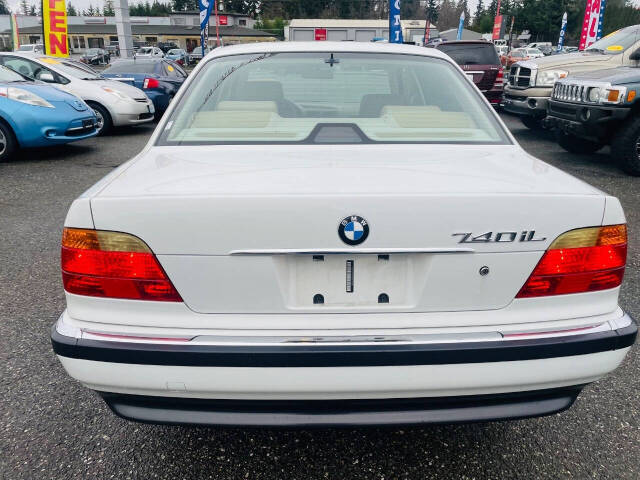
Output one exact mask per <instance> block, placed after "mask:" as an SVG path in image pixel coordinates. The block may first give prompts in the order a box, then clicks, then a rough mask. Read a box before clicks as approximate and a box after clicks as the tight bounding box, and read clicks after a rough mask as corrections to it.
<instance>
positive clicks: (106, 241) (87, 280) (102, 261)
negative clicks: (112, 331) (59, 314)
mask: <svg viewBox="0 0 640 480" xmlns="http://www.w3.org/2000/svg"><path fill="white" fill-rule="evenodd" d="M61 263H62V280H63V283H64V289H65V290H66V291H67V292H69V293H75V294H76V295H88V296H92V297H109V298H126V299H131V300H156V301H164V302H181V301H182V298H181V297H180V294H179V293H178V292H177V291H176V289H175V288H174V286H173V284H172V283H171V281H170V280H169V278H168V277H167V274H166V273H165V272H164V270H163V269H162V267H161V266H160V263H158V260H157V258H156V257H155V255H154V254H153V253H152V252H151V250H150V249H149V247H148V246H147V245H146V244H145V243H144V242H143V241H142V240H140V239H139V238H137V237H135V236H133V235H129V234H126V233H119V232H108V231H103V230H85V229H78V228H65V229H64V231H63V234H62V252H61Z"/></svg>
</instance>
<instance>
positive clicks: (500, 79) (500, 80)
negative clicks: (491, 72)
mask: <svg viewBox="0 0 640 480" xmlns="http://www.w3.org/2000/svg"><path fill="white" fill-rule="evenodd" d="M503 85H504V69H503V68H502V67H500V70H498V75H496V81H495V82H494V83H493V86H494V87H502V86H503Z"/></svg>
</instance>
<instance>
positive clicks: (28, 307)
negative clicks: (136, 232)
mask: <svg viewBox="0 0 640 480" xmlns="http://www.w3.org/2000/svg"><path fill="white" fill-rule="evenodd" d="M503 118H504V119H505V121H506V122H507V124H508V126H509V128H510V129H511V130H512V131H513V133H514V134H515V136H516V137H517V138H518V140H519V141H520V142H521V144H522V145H523V147H524V148H525V149H526V150H527V151H529V152H530V153H532V154H534V155H536V156H537V157H539V158H541V159H543V160H545V161H547V162H549V163H551V164H552V165H554V166H556V167H559V168H561V169H563V170H566V171H568V172H570V173H572V174H574V175H576V176H578V177H580V178H582V179H584V180H585V181H587V182H589V183H592V184H594V185H596V186H597V187H599V188H601V189H603V190H605V191H607V192H609V193H611V194H613V195H616V196H618V197H619V198H620V200H621V202H622V204H623V206H624V208H625V211H626V214H627V220H628V223H629V227H630V254H629V260H628V268H627V273H626V281H625V283H624V285H623V288H622V295H621V305H622V306H623V307H624V308H626V309H627V310H628V311H629V312H630V313H631V314H632V315H634V316H640V300H639V298H640V269H639V268H638V267H639V265H640V253H639V252H640V236H639V234H638V232H639V229H640V189H638V182H639V181H640V180H638V179H637V178H633V177H630V176H627V175H626V174H624V173H623V172H622V171H621V170H619V169H618V168H617V167H616V166H615V165H613V164H612V163H610V160H609V156H608V150H604V151H602V152H600V153H598V154H596V155H573V154H569V153H566V152H564V151H563V150H562V149H561V148H560V147H559V146H557V145H556V143H555V142H554V141H553V140H552V139H551V137H549V136H547V134H545V133H536V132H532V131H530V130H528V129H526V128H525V127H524V126H522V125H521V124H520V122H519V120H518V119H517V118H515V117H509V116H504V117H503ZM153 127H154V126H153V125H146V126H141V127H137V128H135V129H129V130H125V131H120V132H117V134H116V135H112V136H108V137H105V138H92V139H89V140H85V141H83V142H79V143H76V144H72V145H69V146H66V147H62V148H58V149H49V150H37V151H35V150H34V151H22V152H20V153H19V154H18V155H17V156H16V158H14V159H12V160H11V161H10V162H7V163H0V259H1V261H0V292H2V295H1V296H0V321H1V322H2V335H1V336H0V362H1V367H0V372H1V373H0V382H1V388H0V419H1V420H0V422H1V426H0V478H3V479H4V478H7V479H12V480H13V479H23V478H24V479H40V478H54V479H63V478H98V479H106V478H116V479H126V478H141V479H152V478H167V479H178V478H216V479H218V478H229V479H236V478H250V479H263V478H264V479H276V478H299V479H308V478H335V479H346V478H367V479H370V478H371V479H395V478H478V479H479V478H500V479H506V478H580V479H583V478H592V477H593V478H611V479H621V478H628V479H632V478H633V479H637V478H639V477H640V464H639V462H638V459H639V458H640V402H639V401H638V391H640V353H639V352H640V349H638V348H637V347H635V348H634V349H633V350H632V352H631V353H630V355H629V356H628V357H627V359H626V361H625V363H624V364H623V366H622V367H620V368H619V369H618V370H616V371H615V372H614V373H613V374H611V375H609V376H608V377H607V378H605V379H604V380H602V381H600V382H599V383H597V384H594V385H591V386H589V387H587V388H586V389H585V390H584V392H583V393H582V395H581V396H580V398H579V400H578V402H577V403H576V404H575V405H574V406H573V407H572V408H571V409H570V410H568V411H567V412H564V413H561V414H558V415H554V416H551V417H545V418H539V419H532V420H523V421H516V422H505V423H481V424H473V425H455V426H450V425H449V426H434V427H428V428H409V429H361V430H311V431H297V430H290V431H287V430H257V429H249V430H236V429H228V430H221V429H211V428H195V427H191V428H186V427H166V426H154V425H144V424H136V423H130V422H126V421H124V420H121V419H119V418H117V417H115V416H114V415H113V414H111V413H110V412H109V411H108V409H107V407H106V406H105V405H104V403H103V402H102V400H100V399H99V398H98V397H97V396H96V395H95V394H93V393H91V392H90V391H88V390H86V389H84V388H82V387H81V386H80V385H79V384H77V383H75V382H74V381H73V380H72V379H71V378H70V377H69V376H67V375H66V374H65V373H64V371H63V369H62V366H61V365H60V364H59V362H58V361H57V359H56V358H55V356H54V354H53V352H52V350H51V345H50V341H49V329H50V326H51V325H52V324H53V322H54V321H55V320H56V319H57V317H58V315H59V314H60V312H61V311H62V310H63V309H64V295H63V290H62V285H61V280H60V273H59V248H60V247H59V242H60V234H61V229H62V223H63V220H64V217H65V214H66V211H67V208H68V206H69V204H70V203H71V201H72V200H73V199H74V198H75V197H76V196H77V195H79V194H80V193H81V192H82V191H84V190H85V189H86V188H87V187H89V186H90V185H92V184H93V183H94V182H95V181H97V180H98V179H99V178H101V177H102V176H104V175H105V174H107V173H108V172H109V171H111V170H112V169H113V168H114V167H116V166H118V165H119V164H121V163H122V162H124V161H125V160H127V159H129V158H130V157H131V156H133V155H134V154H135V153H136V152H138V151H139V150H140V149H141V148H142V146H143V145H144V144H145V142H146V140H147V138H148V136H149V135H150V134H151V132H152V130H153ZM550 213H551V212H550ZM523 214H526V212H523Z"/></svg>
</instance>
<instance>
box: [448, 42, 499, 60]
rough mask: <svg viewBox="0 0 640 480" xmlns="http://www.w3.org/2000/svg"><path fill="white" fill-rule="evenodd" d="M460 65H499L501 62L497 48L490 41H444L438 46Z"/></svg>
mask: <svg viewBox="0 0 640 480" xmlns="http://www.w3.org/2000/svg"><path fill="white" fill-rule="evenodd" d="M438 50H442V51H443V52H444V53H446V54H447V55H449V56H450V57H451V58H452V59H453V61H454V62H456V63H457V64H458V65H497V64H499V63H500V59H499V58H498V54H497V52H496V48H495V47H494V46H493V45H492V44H490V43H486V44H483V43H457V44H455V43H450V44H446V43H443V44H441V45H439V46H438Z"/></svg>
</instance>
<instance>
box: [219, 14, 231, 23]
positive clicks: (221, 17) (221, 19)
mask: <svg viewBox="0 0 640 480" xmlns="http://www.w3.org/2000/svg"><path fill="white" fill-rule="evenodd" d="M218 25H229V17H227V16H226V15H218Z"/></svg>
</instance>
